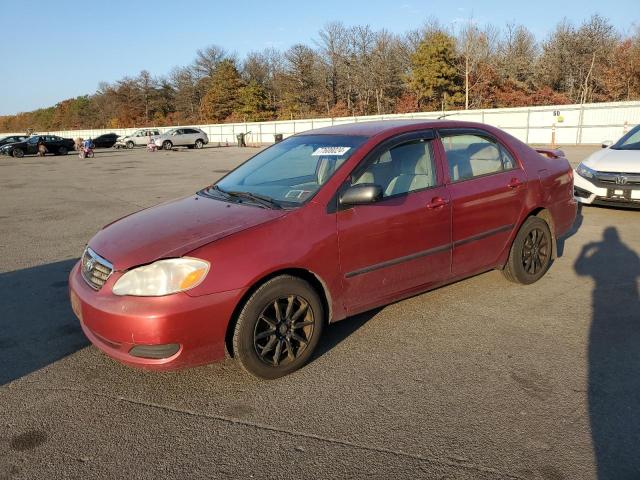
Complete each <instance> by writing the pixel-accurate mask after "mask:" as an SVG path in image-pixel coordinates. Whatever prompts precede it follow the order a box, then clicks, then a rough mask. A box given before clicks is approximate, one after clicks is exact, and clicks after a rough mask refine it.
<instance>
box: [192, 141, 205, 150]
mask: <svg viewBox="0 0 640 480" xmlns="http://www.w3.org/2000/svg"><path fill="white" fill-rule="evenodd" d="M193 146H194V147H196V148H197V149H198V150H199V149H201V148H202V147H204V142H203V141H202V140H200V139H198V140H196V143H195V144H194V145H193Z"/></svg>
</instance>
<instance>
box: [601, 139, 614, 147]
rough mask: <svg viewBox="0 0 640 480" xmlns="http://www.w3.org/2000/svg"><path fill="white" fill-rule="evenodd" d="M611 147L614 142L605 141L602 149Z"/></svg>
mask: <svg viewBox="0 0 640 480" xmlns="http://www.w3.org/2000/svg"><path fill="white" fill-rule="evenodd" d="M611 145H613V142H612V141H611V140H605V141H604V142H602V148H609V147H610V146H611Z"/></svg>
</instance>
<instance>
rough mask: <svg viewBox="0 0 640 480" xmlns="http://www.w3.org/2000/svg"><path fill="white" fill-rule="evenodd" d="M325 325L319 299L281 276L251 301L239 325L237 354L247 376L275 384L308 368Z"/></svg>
mask: <svg viewBox="0 0 640 480" xmlns="http://www.w3.org/2000/svg"><path fill="white" fill-rule="evenodd" d="M324 322H325V312H324V307H323V304H322V301H321V299H320V296H319V295H318V293H317V292H316V291H315V289H314V288H313V287H312V286H311V285H309V284H308V283H307V282H306V281H304V280H302V279H301V278H297V277H293V276H290V275H282V276H279V277H275V278H272V279H271V280H269V281H267V282H265V283H264V284H262V285H261V286H260V287H259V288H258V289H257V290H256V291H255V292H254V293H253V294H252V295H251V297H249V299H248V300H247V301H246V303H245V304H244V306H243V307H242V310H241V311H240V314H239V316H238V321H237V323H236V325H235V329H234V333H233V352H234V356H235V357H236V358H237V359H238V361H239V362H240V365H241V366H242V368H243V369H244V370H246V371H247V372H249V373H250V374H251V375H254V376H256V377H259V378H264V379H274V378H279V377H282V376H284V375H288V374H289V373H291V372H294V371H295V370H297V369H299V368H300V367H302V366H303V365H304V364H306V363H307V362H308V361H309V359H310V358H311V356H312V355H313V351H314V350H315V348H316V346H317V345H318V341H319V340H320V336H321V334H322V327H323V325H324Z"/></svg>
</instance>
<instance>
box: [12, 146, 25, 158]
mask: <svg viewBox="0 0 640 480" xmlns="http://www.w3.org/2000/svg"><path fill="white" fill-rule="evenodd" d="M13 156H14V157H16V158H22V157H24V150H22V149H21V148H14V149H13Z"/></svg>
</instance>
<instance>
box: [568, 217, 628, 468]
mask: <svg viewBox="0 0 640 480" xmlns="http://www.w3.org/2000/svg"><path fill="white" fill-rule="evenodd" d="M574 268H575V271H576V273H577V274H578V275H584V276H587V275H588V276H590V277H592V278H593V280H594V281H595V288H594V290H593V295H592V311H593V318H592V321H591V329H590V333H589V351H588V356H589V358H588V360H589V367H588V368H589V389H588V395H589V417H590V422H591V435H592V438H593V448H594V453H595V458H596V463H597V469H598V479H599V480H614V479H615V480H622V479H632V478H633V479H636V478H640V300H639V298H638V284H637V281H638V278H640V258H639V257H638V254H637V253H636V252H634V251H633V250H632V249H631V248H629V247H628V246H627V245H625V244H624V243H623V242H622V241H621V239H620V237H619V235H618V231H617V229H616V228H614V227H609V228H607V229H606V230H605V231H604V238H603V240H602V241H601V242H593V243H589V244H587V245H585V246H584V247H583V249H582V252H581V253H580V255H579V257H578V259H577V260H576V262H575V265H574Z"/></svg>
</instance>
